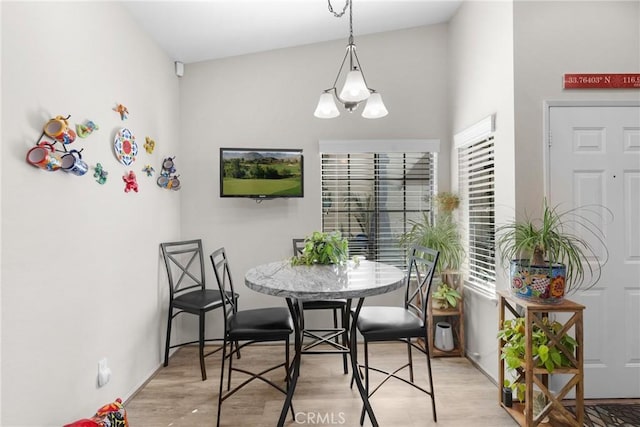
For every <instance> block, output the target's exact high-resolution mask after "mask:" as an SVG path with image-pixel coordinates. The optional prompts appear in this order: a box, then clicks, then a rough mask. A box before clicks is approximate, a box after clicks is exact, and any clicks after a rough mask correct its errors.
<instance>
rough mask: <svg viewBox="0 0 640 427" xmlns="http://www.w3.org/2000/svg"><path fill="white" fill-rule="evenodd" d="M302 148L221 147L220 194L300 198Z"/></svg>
mask: <svg viewBox="0 0 640 427" xmlns="http://www.w3.org/2000/svg"><path fill="white" fill-rule="evenodd" d="M303 196H304V173H303V157H302V150H291V149H273V148H269V149H267V148H220V197H249V198H254V199H272V198H277V197H303Z"/></svg>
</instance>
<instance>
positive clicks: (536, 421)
mask: <svg viewBox="0 0 640 427" xmlns="http://www.w3.org/2000/svg"><path fill="white" fill-rule="evenodd" d="M498 296H499V298H500V299H499V310H500V311H499V324H498V327H499V329H502V327H503V324H504V321H505V320H506V317H505V315H506V310H508V311H509V312H510V313H511V314H512V315H513V316H514V317H524V319H525V337H526V348H525V359H524V361H523V363H522V367H521V368H518V377H517V381H519V382H524V384H525V387H526V392H525V402H524V405H522V404H521V403H514V404H513V406H512V407H510V408H509V407H506V406H505V405H504V402H502V386H503V384H504V379H505V362H504V360H503V359H502V358H500V357H499V366H498V385H499V393H498V396H499V397H498V399H499V401H500V405H502V407H504V409H505V410H506V411H507V412H508V413H509V414H510V415H511V417H513V419H514V420H516V421H517V422H518V423H519V424H520V425H521V426H527V427H529V426H538V425H540V426H551V425H566V426H575V427H583V425H584V365H583V364H584V347H583V335H584V331H583V322H582V320H583V310H584V308H585V307H584V306H583V305H580V304H577V303H575V302H573V301H570V300H567V299H564V300H563V301H562V302H561V303H558V304H539V303H535V302H531V301H527V300H524V299H521V298H517V297H514V296H512V295H511V293H510V292H509V291H505V290H501V291H498ZM516 306H520V307H522V308H523V310H522V311H520V312H519V311H518V310H517V309H516ZM522 312H523V314H520V313H522ZM549 313H568V314H569V315H570V318H569V320H567V321H566V322H565V323H564V324H563V327H562V329H561V330H560V331H559V332H558V333H557V334H556V333H554V332H553V331H552V330H550V329H549V328H548V327H547V326H546V325H545V324H544V323H543V321H542V318H543V317H546V316H548V314H549ZM534 325H535V326H536V328H539V329H540V330H541V331H543V332H544V334H545V335H546V336H547V337H549V346H555V347H556V348H558V349H559V350H560V351H562V352H563V353H564V354H565V355H566V356H567V358H568V359H569V360H570V361H571V366H569V367H561V368H556V369H555V370H554V374H566V375H565V376H566V377H568V378H567V380H566V382H565V383H564V386H563V387H562V389H561V390H560V391H558V393H557V394H555V395H553V394H552V393H551V392H550V391H549V386H548V383H549V378H548V377H549V373H548V372H547V370H546V369H545V368H544V367H542V368H538V367H536V363H535V362H536V361H535V360H534V359H533V357H532V342H531V336H532V334H533V328H534ZM572 328H573V329H574V339H575V340H576V342H577V346H576V349H575V352H574V353H575V354H574V353H572V352H569V351H568V350H567V349H566V348H565V347H564V346H563V345H562V344H560V338H562V337H563V336H564V335H565V334H568V333H569V332H570V330H571V329H572ZM504 345H505V342H504V340H500V342H499V348H498V350H499V352H498V356H500V355H501V354H502V347H503V346H504ZM534 384H535V385H536V386H537V387H538V388H539V389H540V390H541V391H542V392H543V393H544V395H545V396H546V401H547V404H546V405H545V407H544V408H543V409H542V410H541V411H540V413H539V414H537V415H536V416H535V417H534V415H533V389H534ZM572 389H575V414H574V413H572V412H570V411H569V410H568V409H567V408H566V407H565V406H564V405H563V404H562V399H563V398H564V397H565V396H566V395H567V393H568V392H569V391H571V390H572ZM547 417H548V418H547ZM549 418H551V419H553V420H554V422H553V423H551V422H549V423H548V422H547V421H546V420H547V419H549ZM556 420H557V421H556Z"/></svg>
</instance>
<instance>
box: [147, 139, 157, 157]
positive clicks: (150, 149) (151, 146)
mask: <svg viewBox="0 0 640 427" xmlns="http://www.w3.org/2000/svg"><path fill="white" fill-rule="evenodd" d="M144 140H145V143H144V149H145V150H147V153H149V154H152V153H153V149H154V148H156V142H155V141H154V140H153V139H151V138H149V137H148V136H147V137H145V138H144Z"/></svg>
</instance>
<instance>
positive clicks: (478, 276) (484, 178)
mask: <svg viewBox="0 0 640 427" xmlns="http://www.w3.org/2000/svg"><path fill="white" fill-rule="evenodd" d="M487 120H488V121H487ZM475 126H476V127H477V126H483V129H485V130H484V131H482V132H478V129H477V128H476V129H472V128H470V129H469V130H468V131H465V132H463V133H462V134H459V135H456V147H457V152H458V191H459V195H460V199H461V200H460V215H461V231H462V238H463V242H465V246H466V247H465V249H466V251H467V256H466V259H465V262H464V264H463V266H462V271H463V274H464V277H465V285H467V286H470V287H473V288H475V289H476V290H478V291H480V292H481V293H483V294H486V295H487V296H490V297H494V296H495V283H496V270H495V193H494V170H495V168H494V166H495V155H494V138H493V136H490V135H489V134H491V133H492V132H493V117H489V118H487V119H486V120H485V121H483V122H480V123H479V124H478V125H475Z"/></svg>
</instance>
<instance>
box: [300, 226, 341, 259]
mask: <svg viewBox="0 0 640 427" xmlns="http://www.w3.org/2000/svg"><path fill="white" fill-rule="evenodd" d="M348 258H349V241H348V240H347V239H346V238H343V237H342V234H341V233H340V232H339V231H333V232H330V233H329V232H321V231H314V232H313V233H312V234H311V235H310V236H308V237H306V238H305V242H304V249H303V250H302V253H301V254H299V255H296V256H294V257H293V258H291V265H314V264H344V263H345V262H346V261H347V259H348Z"/></svg>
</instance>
